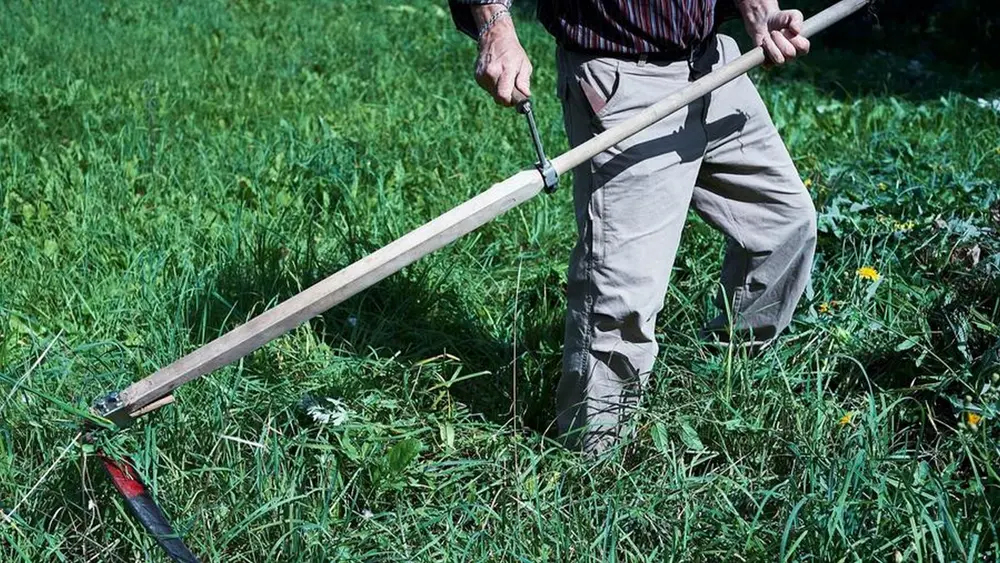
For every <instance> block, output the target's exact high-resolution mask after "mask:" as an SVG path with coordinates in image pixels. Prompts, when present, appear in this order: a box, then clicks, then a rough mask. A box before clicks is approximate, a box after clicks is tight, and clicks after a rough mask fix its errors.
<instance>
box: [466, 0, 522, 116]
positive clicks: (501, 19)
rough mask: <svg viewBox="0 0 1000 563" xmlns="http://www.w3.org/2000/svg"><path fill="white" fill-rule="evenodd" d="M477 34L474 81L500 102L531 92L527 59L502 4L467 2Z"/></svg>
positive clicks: (506, 103) (513, 102) (508, 103)
mask: <svg viewBox="0 0 1000 563" xmlns="http://www.w3.org/2000/svg"><path fill="white" fill-rule="evenodd" d="M470 9H471V11H472V18H473V20H474V22H475V25H476V29H477V30H478V32H479V33H478V36H479V56H478V58H477V59H476V82H477V83H479V85H480V86H481V87H482V88H483V90H486V91H487V92H489V94H490V95H491V96H493V99H494V101H496V103H498V104H500V105H503V106H513V105H516V104H517V103H518V102H520V101H521V100H523V99H525V98H528V97H530V96H531V70H532V67H531V61H529V60H528V54H527V53H525V52H524V48H523V47H521V42H520V41H519V40H518V39H517V32H516V31H515V30H514V21H513V20H512V19H511V16H510V12H509V11H508V10H507V7H506V6H504V5H503V4H481V5H473V6H470Z"/></svg>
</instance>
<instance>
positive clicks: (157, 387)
mask: <svg viewBox="0 0 1000 563" xmlns="http://www.w3.org/2000/svg"><path fill="white" fill-rule="evenodd" d="M870 2H871V0H841V1H840V2H838V3H836V4H834V5H833V6H831V7H829V8H827V9H826V10H824V11H822V12H820V13H819V14H817V15H815V16H813V17H812V18H809V19H808V20H806V21H805V23H804V26H803V31H802V35H804V36H806V37H811V36H813V35H815V34H816V33H819V32H820V31H823V30H824V29H826V28H827V27H829V26H831V25H833V24H834V23H837V22H838V21H840V20H842V19H844V18H845V17H847V16H849V15H851V14H853V13H854V12H856V11H858V10H859V9H861V8H862V7H864V6H865V5H867V4H869V3H870ZM763 63H764V51H763V49H762V48H761V47H757V48H755V49H753V50H751V51H750V52H748V53H746V54H744V55H743V56H741V57H739V58H737V59H736V60H734V61H732V62H730V63H729V64H726V65H725V66H723V67H721V68H719V69H717V70H715V71H713V72H712V73H710V74H707V75H705V76H704V77H702V78H700V79H699V80H696V81H694V82H692V83H691V84H689V85H688V86H686V87H684V88H682V89H680V90H678V91H677V92H674V93H672V94H670V95H668V96H667V97H665V98H664V99H663V100H661V101H659V102H657V103H656V104H654V105H652V106H650V107H649V108H647V109H645V110H643V111H642V112H640V113H639V114H637V115H635V116H634V117H632V118H631V119H629V120H627V121H625V122H623V123H621V124H619V125H617V126H615V127H613V128H611V129H608V130H607V131H604V132H603V133H601V134H600V135H597V136H595V137H593V138H591V139H590V140H588V141H586V142H585V143H582V144H580V145H578V146H576V147H575V148H573V149H572V150H569V151H567V152H565V153H563V154H562V155H560V156H558V157H556V158H554V159H552V160H551V162H550V161H548V160H547V159H546V158H545V156H544V152H543V151H542V148H541V141H540V140H539V138H538V136H537V130H536V129H535V126H534V118H533V116H532V114H531V111H530V104H522V105H521V107H520V108H519V109H521V110H522V112H523V113H526V115H527V116H528V121H529V124H530V127H531V131H532V140H533V141H534V144H535V149H536V151H537V153H538V155H539V163H538V165H537V170H525V171H522V172H519V173H517V174H515V175H513V176H511V177H510V178H508V179H506V180H504V181H502V182H500V183H498V184H494V185H493V186H492V187H490V188H489V189H488V190H486V191H485V192H483V193H481V194H479V195H477V196H476V197H474V198H472V199H470V200H468V201H466V202H465V203H463V204H461V205H459V206H458V207H455V208H454V209H452V210H451V211H448V212H447V213H445V214H443V215H441V216H439V217H438V218H436V219H434V220H433V221H430V222H429V223H426V224H424V225H423V226H421V227H419V228H417V229H415V230H413V231H411V232H409V233H408V234H406V235H403V236H402V237H400V238H399V239H396V240H395V241H393V242H391V243H389V244H388V245H386V246H384V247H382V248H380V249H379V250H377V251H375V252H373V253H372V254H370V255H368V256H366V257H365V258H362V259H361V260H359V261H357V262H355V263H353V264H351V265H350V266H347V267H346V268H344V269H343V270H340V271H339V272H337V273H335V274H333V275H331V276H330V277H328V278H326V279H324V280H322V281H320V282H318V283H316V284H315V285H313V286H312V287H309V288H308V289H306V290H304V291H302V292H301V293H299V294H297V295H295V296H293V297H291V298H289V299H287V300H286V301H284V302H282V303H279V304H278V305H276V306H275V307H273V308H271V309H269V310H267V311H265V312H264V313H262V314H260V315H259V316H257V317H255V318H253V319H251V320H250V321H248V322H247V323H245V324H243V325H240V326H238V327H236V328H234V329H233V330H231V331H229V332H228V333H226V334H224V335H222V336H220V337H219V338H216V339H215V340H213V341H211V342H209V343H208V344H205V345H204V346H202V347H201V348H198V349H197V350H195V351H193V352H191V353H190V354H188V355H186V356H184V357H182V358H180V359H179V360H177V361H175V362H174V363H172V364H170V365H168V366H166V367H163V368H161V369H160V370H158V371H157V372H156V373H154V374H152V375H150V376H149V377H146V378H145V379H141V380H139V381H136V382H135V383H133V384H132V385H130V386H129V387H128V388H126V389H125V390H123V391H121V392H118V393H111V394H109V395H107V396H105V397H102V398H100V399H98V400H97V401H96V402H95V403H94V412H95V414H97V415H99V416H102V417H104V418H106V419H108V420H110V421H111V422H113V423H114V424H115V425H116V426H117V427H118V428H125V427H128V426H129V425H131V424H132V422H133V421H134V420H135V419H136V418H138V417H141V416H143V415H145V414H148V413H150V412H153V411H155V410H157V409H159V408H160V407H163V406H165V405H168V404H170V403H172V402H173V399H174V398H173V395H172V393H173V391H174V390H175V389H177V388H178V387H180V386H181V385H183V384H185V383H187V382H188V381H191V380H193V379H197V378H199V377H201V376H203V375H205V374H207V373H210V372H212V371H214V370H216V369H218V368H220V367H222V366H225V365H227V364H230V363H232V362H235V361H236V360H239V359H240V358H243V357H244V356H246V355H248V354H250V353H251V352H253V351H254V350H257V349H258V348H260V347H261V346H264V345H265V344H267V343H268V342H271V341H272V340H274V339H276V338H278V337H279V336H281V335H283V334H285V333H286V332H288V331H290V330H292V329H293V328H295V327H297V326H299V325H300V324H302V323H303V322H305V321H307V320H309V319H310V318H312V317H315V316H316V315H319V314H321V313H323V312H324V311H326V310H328V309H330V308H331V307H333V306H334V305H337V304H338V303H341V302H343V301H345V300H346V299H348V298H350V297H352V296H354V295H356V294H358V293H359V292H361V291H362V290H364V289H366V288H368V287H371V286H372V285H375V284H376V283H378V282H379V281H381V280H383V279H385V278H386V277H388V276H389V275H391V274H393V273H395V272H397V271H399V270H401V269H402V268H403V267H405V266H407V265H409V264H412V263H413V262H415V261H417V260H418V259H420V258H422V257H423V256H426V255H427V254H429V253H431V252H434V251H435V250H438V249H439V248H442V247H444V246H446V245H448V244H450V243H452V242H454V241H455V240H456V239H458V238H460V237H462V236H463V235H466V234H468V233H470V232H472V231H474V230H476V229H478V228H479V227H481V226H483V225H485V224H486V223H488V222H490V221H492V220H493V219H495V218H496V217H498V216H499V215H501V214H503V213H505V212H507V211H509V210H511V209H513V208H514V207H517V206H518V205H520V204H522V203H524V202H525V201H528V200H529V199H531V198H533V197H534V196H536V195H538V193H539V192H540V191H542V189H543V188H546V191H549V190H551V189H552V188H554V184H555V180H556V178H557V177H558V176H559V175H562V174H564V173H566V172H567V171H569V170H572V169H573V168H575V167H577V166H579V165H580V164H583V163H584V162H587V161H588V160H590V159H591V158H593V157H594V156H595V155H597V154H598V153H600V152H602V151H604V150H606V149H608V148H610V147H612V146H614V145H615V144H617V143H619V142H621V141H623V140H625V139H627V138H629V137H631V136H632V135H635V134H636V133H638V132H639V131H642V130H643V129H645V128H647V127H649V126H650V125H653V124H654V123H657V122H659V121H660V120H662V119H664V118H665V117H667V116H669V115H671V114H672V113H674V112H676V111H678V110H680V109H682V108H684V107H686V106H687V105H689V104H690V103H692V102H693V101H695V100H697V99H698V98H701V97H702V96H705V95H707V94H709V93H710V92H712V91H713V90H716V89H717V88H719V87H721V86H723V85H725V84H727V83H729V82H731V81H732V80H734V79H736V78H738V77H740V76H742V75H743V74H745V73H747V72H748V71H750V70H751V69H753V68H755V67H757V66H759V65H761V64H763ZM102 460H103V462H104V465H105V468H106V469H108V471H109V474H111V476H112V480H113V481H114V483H115V485H116V487H118V489H119V490H122V491H123V494H125V493H127V491H131V492H132V493H135V494H132V497H129V500H130V501H131V500H132V499H134V498H138V499H145V500H148V501H149V502H150V503H151V502H152V499H151V497H149V496H148V494H145V491H144V489H143V490H142V491H140V490H139V487H138V485H136V483H138V484H140V485H141V482H140V481H138V477H137V475H136V474H135V472H134V470H131V467H129V466H128V465H122V464H116V463H114V462H112V461H111V460H110V459H108V458H107V457H106V456H102ZM123 468H125V469H123ZM122 487H125V489H123V488H122ZM129 487H131V488H129ZM144 495H145V496H144ZM126 496H127V497H128V494H126ZM133 504H134V503H133ZM129 506H130V507H132V504H130V505H129ZM133 510H134V511H135V510H138V512H136V514H137V515H138V516H140V521H141V522H142V523H143V525H144V526H145V527H146V528H147V530H149V531H150V532H151V533H153V534H154V536H155V537H156V538H157V541H159V542H160V543H161V545H163V546H164V548H165V549H167V550H168V553H169V554H170V555H171V558H173V559H175V560H177V561H193V560H195V559H194V558H193V557H194V556H193V555H191V554H190V552H189V551H187V548H186V547H184V545H183V542H181V541H180V539H179V538H175V537H173V536H172V531H171V530H170V527H169V523H167V522H166V519H165V518H162V512H160V511H159V510H158V509H156V507H155V504H153V505H152V507H147V508H145V509H143V507H142V506H139V508H138V509H137V508H135V507H133ZM143 515H146V516H149V515H153V518H152V521H155V522H154V524H155V525H152V527H150V526H151V525H150V524H148V523H147V520H150V518H145V519H143V518H142V516H143ZM156 522H159V524H156ZM154 528H156V529H154Z"/></svg>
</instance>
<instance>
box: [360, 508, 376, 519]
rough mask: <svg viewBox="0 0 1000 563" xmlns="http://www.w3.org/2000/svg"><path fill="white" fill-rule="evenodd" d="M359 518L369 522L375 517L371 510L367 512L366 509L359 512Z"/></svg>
mask: <svg viewBox="0 0 1000 563" xmlns="http://www.w3.org/2000/svg"><path fill="white" fill-rule="evenodd" d="M361 517H362V518H364V519H365V520H371V519H372V518H374V517H375V515H374V514H372V511H371V510H368V509H367V508H366V509H364V510H362V511H361Z"/></svg>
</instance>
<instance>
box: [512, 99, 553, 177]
mask: <svg viewBox="0 0 1000 563" xmlns="http://www.w3.org/2000/svg"><path fill="white" fill-rule="evenodd" d="M517 111H518V112H519V113H523V114H524V115H525V117H527V118H528V129H529V130H530V131H531V142H532V143H534V144H535V153H536V154H537V155H538V162H536V163H535V168H537V169H538V172H539V173H540V174H541V175H542V183H543V184H544V186H545V193H547V194H550V193H553V192H554V191H556V186H558V185H559V173H558V172H556V169H555V168H554V167H553V166H552V162H550V161H549V159H548V157H546V156H545V149H543V148H542V138H541V137H539V136H538V126H536V125H535V115H534V114H533V113H532V112H531V100H522V101H521V102H520V103H519V104H517Z"/></svg>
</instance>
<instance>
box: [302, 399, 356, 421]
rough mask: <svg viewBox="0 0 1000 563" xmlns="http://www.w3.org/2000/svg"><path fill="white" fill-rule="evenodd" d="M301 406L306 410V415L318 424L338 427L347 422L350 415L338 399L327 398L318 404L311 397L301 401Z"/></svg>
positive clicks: (348, 410)
mask: <svg viewBox="0 0 1000 563" xmlns="http://www.w3.org/2000/svg"><path fill="white" fill-rule="evenodd" d="M302 406H303V407H304V408H305V409H306V414H308V415H309V416H310V417H311V418H312V419H313V420H315V421H316V422H318V423H320V424H332V425H333V426H340V425H341V424H343V423H345V422H347V419H348V417H349V414H350V409H348V408H347V405H346V404H345V403H344V402H343V401H341V400H339V399H330V398H327V399H324V400H323V402H319V401H317V400H316V399H314V398H312V397H306V398H304V399H303V400H302Z"/></svg>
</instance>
